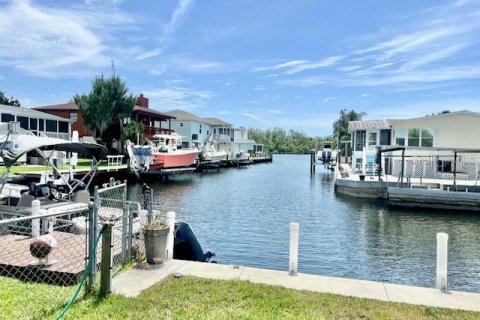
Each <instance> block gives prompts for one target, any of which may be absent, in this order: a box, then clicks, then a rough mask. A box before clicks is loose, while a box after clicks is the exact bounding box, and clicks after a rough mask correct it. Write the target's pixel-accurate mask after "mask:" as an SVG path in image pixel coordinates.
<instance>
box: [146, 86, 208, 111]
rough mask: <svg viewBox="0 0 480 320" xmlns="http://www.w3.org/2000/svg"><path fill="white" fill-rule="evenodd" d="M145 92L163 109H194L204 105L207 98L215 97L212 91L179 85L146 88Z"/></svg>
mask: <svg viewBox="0 0 480 320" xmlns="http://www.w3.org/2000/svg"><path fill="white" fill-rule="evenodd" d="M144 94H145V96H146V97H148V98H149V99H150V101H152V105H154V106H158V107H159V108H161V109H162V110H166V109H175V108H182V109H186V110H194V109H198V108H201V107H203V106H204V104H205V102H206V101H207V100H210V99H211V98H212V97H214V93H213V92H211V91H206V90H195V89H190V88H186V87H178V86H171V87H167V88H161V89H151V90H144Z"/></svg>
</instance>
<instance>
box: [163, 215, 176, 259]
mask: <svg viewBox="0 0 480 320" xmlns="http://www.w3.org/2000/svg"><path fill="white" fill-rule="evenodd" d="M167 225H168V227H169V228H170V230H169V231H168V237H167V252H166V254H165V257H166V260H171V259H173V244H174V239H173V231H174V229H175V212H173V211H169V212H167Z"/></svg>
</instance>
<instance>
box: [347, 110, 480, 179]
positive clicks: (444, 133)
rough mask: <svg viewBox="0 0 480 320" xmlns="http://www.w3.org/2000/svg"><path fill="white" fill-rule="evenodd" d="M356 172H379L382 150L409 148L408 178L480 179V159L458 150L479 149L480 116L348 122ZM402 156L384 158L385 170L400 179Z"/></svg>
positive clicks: (466, 114)
mask: <svg viewBox="0 0 480 320" xmlns="http://www.w3.org/2000/svg"><path fill="white" fill-rule="evenodd" d="M348 131H349V132H350V134H351V139H352V141H351V143H352V168H353V170H354V171H355V172H357V173H363V174H366V175H372V174H374V173H375V172H374V171H375V169H374V168H375V157H376V154H377V152H376V150H377V147H379V146H399V147H406V153H405V154H406V155H407V158H406V159H405V163H404V166H405V167H404V172H405V176H407V177H408V176H410V177H427V178H451V177H452V176H453V171H454V170H455V168H456V173H457V179H470V180H472V179H478V175H479V170H480V153H475V152H466V151H465V150H464V151H463V152H458V156H457V157H455V156H454V153H453V151H452V150H454V149H470V150H469V151H473V149H477V150H478V149H480V144H479V142H478V138H477V137H480V113H476V112H471V111H466V110H463V111H457V112H450V113H445V114H438V115H431V116H424V117H419V118H411V119H387V120H365V121H350V123H349V128H348ZM401 163H402V160H401V159H400V157H399V155H398V152H396V153H395V152H390V153H387V154H385V155H384V157H383V158H382V167H383V168H384V171H385V172H386V173H388V174H393V175H395V176H397V175H398V174H399V173H400V171H401V169H402V167H401Z"/></svg>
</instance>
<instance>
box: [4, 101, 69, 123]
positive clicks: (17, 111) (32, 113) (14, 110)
mask: <svg viewBox="0 0 480 320" xmlns="http://www.w3.org/2000/svg"><path fill="white" fill-rule="evenodd" d="M0 112H1V113H10V114H14V115H17V116H25V117H30V118H33V117H34V118H39V119H48V120H57V121H69V122H71V120H70V119H66V118H62V117H59V116H55V115H53V114H49V113H46V112H41V111H37V110H35V109H33V108H32V109H31V108H24V107H14V106H8V105H4V104H0Z"/></svg>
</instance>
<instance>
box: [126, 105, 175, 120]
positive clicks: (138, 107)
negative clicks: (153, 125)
mask: <svg viewBox="0 0 480 320" xmlns="http://www.w3.org/2000/svg"><path fill="white" fill-rule="evenodd" d="M135 111H137V112H143V113H148V114H153V115H156V116H159V117H162V118H175V116H171V115H169V114H167V113H163V112H160V111H157V110H153V109H150V108H145V107H140V106H135V107H133V112H135Z"/></svg>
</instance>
